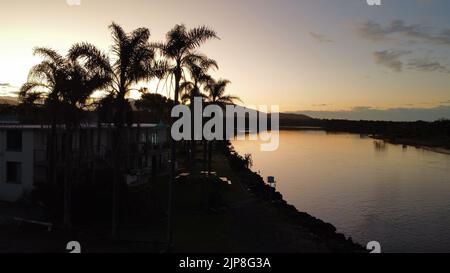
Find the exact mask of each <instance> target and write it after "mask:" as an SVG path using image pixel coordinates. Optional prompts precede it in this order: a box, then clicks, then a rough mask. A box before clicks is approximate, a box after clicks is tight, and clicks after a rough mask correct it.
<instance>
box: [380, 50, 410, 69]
mask: <svg viewBox="0 0 450 273" xmlns="http://www.w3.org/2000/svg"><path fill="white" fill-rule="evenodd" d="M410 53H411V51H405V50H382V51H375V52H374V53H373V58H374V60H375V62H376V63H377V64H379V65H383V66H386V67H388V68H390V69H392V70H394V71H396V72H400V71H402V69H403V62H402V61H401V59H400V58H401V57H402V56H404V55H407V54H410Z"/></svg>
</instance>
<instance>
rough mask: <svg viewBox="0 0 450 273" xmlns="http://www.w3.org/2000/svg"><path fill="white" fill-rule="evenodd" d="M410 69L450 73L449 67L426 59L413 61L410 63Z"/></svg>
mask: <svg viewBox="0 0 450 273" xmlns="http://www.w3.org/2000/svg"><path fill="white" fill-rule="evenodd" d="M408 67H409V68H410V69H414V70H418V71H423V72H441V73H450V68H448V67H447V66H445V65H443V64H441V63H440V62H439V61H433V60H429V59H426V58H423V59H414V60H411V61H410V62H409V63H408Z"/></svg>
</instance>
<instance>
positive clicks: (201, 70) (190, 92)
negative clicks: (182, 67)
mask: <svg viewBox="0 0 450 273" xmlns="http://www.w3.org/2000/svg"><path fill="white" fill-rule="evenodd" d="M187 68H188V70H189V73H190V78H191V81H188V80H185V81H184V82H183V83H182V84H181V85H180V90H181V101H182V102H183V103H186V102H189V104H190V108H191V113H194V112H195V104H194V100H195V98H201V99H202V101H203V99H205V98H206V96H205V95H204V94H203V93H202V92H201V90H200V89H201V87H202V86H203V85H205V84H207V83H208V82H209V81H210V80H211V76H210V75H208V74H207V73H208V70H210V69H218V68H219V67H218V65H217V62H216V61H214V60H212V59H209V58H207V57H206V56H203V55H193V56H191V58H190V59H189V60H188V61H187ZM191 128H194V115H191ZM196 153H197V146H196V140H195V132H194V130H191V152H190V153H188V155H189V157H190V158H188V161H189V162H191V163H192V165H191V169H192V170H193V171H194V170H195V168H196V164H195V163H196Z"/></svg>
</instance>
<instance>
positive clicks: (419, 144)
mask: <svg viewBox="0 0 450 273" xmlns="http://www.w3.org/2000/svg"><path fill="white" fill-rule="evenodd" d="M280 130H283V131H310V130H311V131H324V132H343V133H348V134H360V135H361V134H362V135H366V136H368V137H370V138H373V139H378V140H383V141H385V142H387V143H390V144H395V145H406V146H411V147H416V148H421V149H424V150H427V151H431V152H436V153H440V154H446V155H450V149H449V148H446V147H441V146H439V145H436V144H433V143H431V142H427V141H420V140H414V139H406V138H398V139H395V140H394V139H391V138H389V137H385V136H382V135H373V134H368V133H358V132H352V131H345V130H343V131H334V130H327V128H325V127H320V126H286V125H283V126H280Z"/></svg>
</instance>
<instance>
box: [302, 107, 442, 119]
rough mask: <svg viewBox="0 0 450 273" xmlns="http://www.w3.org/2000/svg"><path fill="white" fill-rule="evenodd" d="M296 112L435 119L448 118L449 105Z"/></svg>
mask: <svg viewBox="0 0 450 273" xmlns="http://www.w3.org/2000/svg"><path fill="white" fill-rule="evenodd" d="M296 113H298V114H304V115H308V116H310V117H314V118H322V119H349V120H386V121H417V120H424V121H435V120H438V119H441V118H447V119H450V106H449V105H440V106H436V107H433V108H414V107H408V108H390V109H376V108H372V107H368V106H358V107H354V108H353V109H351V110H347V111H345V110H342V111H339V110H338V111H313V110H307V111H297V112H296Z"/></svg>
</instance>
